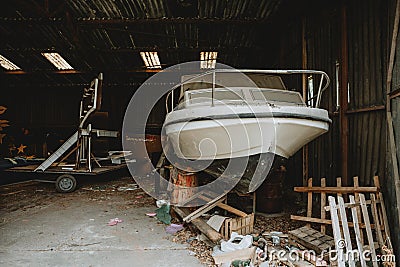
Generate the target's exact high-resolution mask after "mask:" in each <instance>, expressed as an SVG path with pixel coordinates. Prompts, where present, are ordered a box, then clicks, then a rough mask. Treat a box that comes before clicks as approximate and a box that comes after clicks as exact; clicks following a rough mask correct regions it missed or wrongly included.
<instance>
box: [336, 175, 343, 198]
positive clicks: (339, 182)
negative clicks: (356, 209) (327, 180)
mask: <svg viewBox="0 0 400 267" xmlns="http://www.w3.org/2000/svg"><path fill="white" fill-rule="evenodd" d="M336 187H337V188H342V177H337V178H336ZM337 196H338V197H341V196H342V193H340V192H338V194H337Z"/></svg>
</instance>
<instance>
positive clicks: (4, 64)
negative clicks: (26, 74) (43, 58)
mask: <svg viewBox="0 0 400 267" xmlns="http://www.w3.org/2000/svg"><path fill="white" fill-rule="evenodd" d="M0 65H1V66H2V67H3V68H5V69H6V70H21V68H20V67H18V66H17V65H15V64H14V63H12V62H11V61H10V60H8V59H7V58H5V57H4V56H2V55H0Z"/></svg>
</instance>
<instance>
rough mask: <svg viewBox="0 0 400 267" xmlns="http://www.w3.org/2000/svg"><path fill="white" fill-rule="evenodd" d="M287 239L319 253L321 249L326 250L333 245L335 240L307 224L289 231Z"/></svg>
mask: <svg viewBox="0 0 400 267" xmlns="http://www.w3.org/2000/svg"><path fill="white" fill-rule="evenodd" d="M289 239H290V240H294V241H295V242H297V243H299V244H300V245H302V246H304V247H306V248H308V249H312V250H314V251H315V252H316V253H317V254H321V253H322V251H326V252H327V251H329V249H330V248H332V247H334V246H335V241H334V239H333V238H332V237H331V236H328V235H326V234H323V233H321V232H319V231H317V230H315V229H312V228H309V227H307V226H304V227H301V228H298V229H295V230H292V231H289Z"/></svg>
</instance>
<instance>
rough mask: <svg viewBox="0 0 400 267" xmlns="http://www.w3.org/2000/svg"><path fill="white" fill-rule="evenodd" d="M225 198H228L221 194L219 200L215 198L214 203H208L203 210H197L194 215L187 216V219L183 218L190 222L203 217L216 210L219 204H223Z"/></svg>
mask: <svg viewBox="0 0 400 267" xmlns="http://www.w3.org/2000/svg"><path fill="white" fill-rule="evenodd" d="M225 197H226V193H224V194H221V195H220V196H218V197H217V198H215V199H213V200H212V201H210V202H208V203H207V204H206V205H204V206H202V207H201V208H198V209H197V210H195V211H193V212H192V213H190V214H189V215H187V216H186V217H185V218H183V221H185V222H190V221H192V220H193V219H196V218H198V217H200V216H201V215H203V214H204V213H206V212H207V211H209V210H211V209H213V208H215V206H217V205H218V203H221V202H222V201H224V199H225Z"/></svg>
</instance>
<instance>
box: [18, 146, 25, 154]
mask: <svg viewBox="0 0 400 267" xmlns="http://www.w3.org/2000/svg"><path fill="white" fill-rule="evenodd" d="M25 148H26V146H24V145H23V144H21V145H20V146H19V147H17V149H18V154H19V153H24V149H25Z"/></svg>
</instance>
